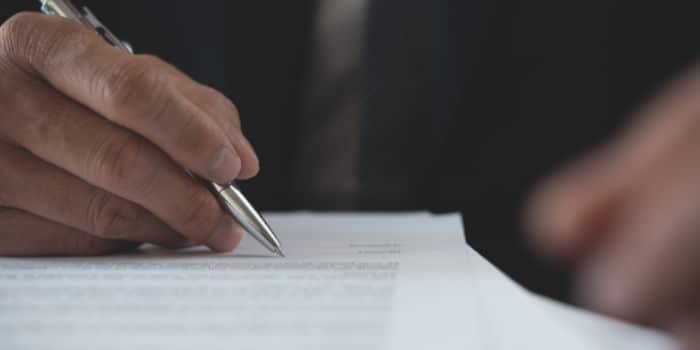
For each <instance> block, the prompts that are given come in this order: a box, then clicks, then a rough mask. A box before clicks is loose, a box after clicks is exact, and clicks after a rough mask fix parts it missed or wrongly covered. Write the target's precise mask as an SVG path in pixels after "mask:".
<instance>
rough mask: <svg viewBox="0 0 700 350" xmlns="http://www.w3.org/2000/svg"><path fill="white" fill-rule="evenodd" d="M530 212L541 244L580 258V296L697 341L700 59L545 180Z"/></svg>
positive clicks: (559, 255) (548, 250)
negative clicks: (614, 133)
mask: <svg viewBox="0 0 700 350" xmlns="http://www.w3.org/2000/svg"><path fill="white" fill-rule="evenodd" d="M525 213H526V214H525V218H526V223H527V226H528V228H529V230H530V232H531V233H532V239H533V242H534V243H535V244H536V246H537V247H538V248H540V249H541V250H543V251H544V252H546V253H547V254H549V255H550V256H553V257H555V258H558V259H564V260H568V261H569V262H575V263H577V264H578V265H579V266H580V271H579V281H578V282H579V283H578V289H577V290H578V292H579V294H580V298H581V300H582V302H583V303H584V304H586V305H587V306H590V307H592V308H594V309H596V310H598V311H601V312H604V313H608V314H611V315H614V316H617V317H621V318H624V319H628V320H633V321H637V322H641V323H646V324H651V325H654V326H661V327H663V328H666V329H668V330H670V331H671V332H673V333H674V334H676V335H677V336H678V337H679V338H680V339H681V340H683V341H684V342H685V344H686V345H689V346H690V347H692V348H700V304H698V301H700V67H696V68H694V69H692V70H690V71H689V72H688V73H687V74H686V75H684V76H683V77H681V78H680V79H678V80H677V81H675V82H673V83H672V84H670V86H668V87H667V89H665V91H664V92H663V93H662V94H661V95H660V96H658V97H657V98H656V99H654V100H652V101H651V103H650V104H648V105H647V106H646V107H645V108H644V109H643V110H642V111H641V113H640V115H639V116H638V118H637V119H635V121H634V122H633V124H632V125H629V126H628V127H627V128H626V129H625V130H624V131H623V132H622V133H621V134H620V135H618V137H616V138H614V139H613V140H612V141H611V142H610V143H608V144H606V145H603V146H602V147H600V149H598V150H595V151H594V152H592V153H591V154H589V155H587V156H585V157H583V158H582V159H580V160H578V161H576V162H574V163H573V164H571V165H570V166H568V167H566V168H565V169H563V170H562V171H560V172H559V173H557V174H555V175H554V176H553V177H551V178H549V179H547V180H546V181H544V182H543V183H542V185H541V186H540V188H539V189H537V190H536V191H535V193H534V195H533V196H532V200H531V203H530V206H529V207H528V208H527V210H526V212H525Z"/></svg>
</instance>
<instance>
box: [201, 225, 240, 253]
mask: <svg viewBox="0 0 700 350" xmlns="http://www.w3.org/2000/svg"><path fill="white" fill-rule="evenodd" d="M242 237H243V231H242V230H241V228H240V227H239V226H238V225H237V224H236V223H235V222H234V221H233V219H231V218H228V217H226V218H224V219H223V220H221V223H219V226H217V228H216V230H214V233H213V234H212V236H211V238H210V239H209V242H207V246H209V248H211V249H212V250H214V251H216V252H220V253H224V252H230V251H232V250H233V249H234V248H236V246H238V243H240V241H241V238H242Z"/></svg>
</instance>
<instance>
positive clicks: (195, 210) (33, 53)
mask: <svg viewBox="0 0 700 350" xmlns="http://www.w3.org/2000/svg"><path fill="white" fill-rule="evenodd" d="M0 106H1V107H2V108H1V109H0V255H15V256H16V255H73V254H80V255H83V254H105V253H110V252H113V251H115V250H119V249H124V248H128V247H132V246H134V245H137V244H138V242H149V243H154V244H158V245H161V246H165V247H182V246H187V245H192V244H206V245H207V246H209V247H210V248H211V249H213V250H216V251H228V250H231V249H233V248H234V247H235V246H236V245H237V244H238V242H239V241H240V238H241V235H242V231H241V229H240V228H239V227H238V226H237V225H236V224H235V223H234V221H233V220H232V219H230V218H229V217H228V216H227V215H225V214H224V212H223V211H222V210H221V208H220V207H219V205H218V203H217V201H216V200H215V199H214V197H213V196H212V195H211V194H210V193H208V192H207V190H206V189H205V188H204V187H202V186H201V185H199V184H198V183H197V182H195V181H194V180H193V179H191V178H190V177H188V175H187V174H186V173H185V172H184V171H183V169H182V168H180V166H179V165H178V164H180V165H182V166H184V167H186V168H188V169H191V170H192V171H193V172H195V173H197V174H199V175H201V176H202V177H204V178H207V179H210V180H212V181H215V182H218V183H224V182H229V181H231V180H233V179H234V178H249V177H252V176H254V175H255V174H256V173H257V171H258V162H257V158H256V156H255V153H254V151H253V149H252V147H251V145H250V144H249V143H248V141H246V138H245V137H244V136H243V134H242V133H241V129H240V124H239V118H238V112H237V110H236V108H235V106H234V105H233V104H232V103H231V102H230V101H229V100H228V99H226V98H225V97H224V96H223V95H221V94H219V93H218V92H216V91H214V90H212V89H210V88H207V87H205V86H202V85H200V84H197V83H196V82H194V81H192V80H191V79H190V78H188V77H187V76H185V75H184V74H182V73H181V72H179V71H177V70H176V69H175V68H173V67H172V66H170V65H168V64H166V63H164V62H163V61H161V60H159V59H157V58H155V57H150V56H132V55H129V54H127V53H124V52H122V51H120V50H118V49H116V48H113V47H111V46H109V45H108V44H107V43H106V42H105V41H104V40H103V39H102V38H100V37H99V36H98V35H97V34H96V33H94V32H92V31H91V30H88V29H86V28H84V27H83V26H82V25H80V24H78V23H74V22H72V21H69V20H65V19H62V18H58V17H53V16H45V15H40V14H33V13H22V14H18V15H16V16H14V17H13V18H11V19H9V20H8V21H7V22H5V23H4V24H3V25H2V27H0Z"/></svg>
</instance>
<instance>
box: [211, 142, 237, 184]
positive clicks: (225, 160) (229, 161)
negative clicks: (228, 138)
mask: <svg viewBox="0 0 700 350" xmlns="http://www.w3.org/2000/svg"><path fill="white" fill-rule="evenodd" d="M240 172H241V159H240V158H239V157H238V156H237V155H236V154H235V153H233V152H232V151H231V150H229V149H228V148H222V149H221V150H219V151H218V152H216V154H215V155H214V158H212V162H211V165H210V167H209V177H210V179H211V180H214V181H216V182H218V183H228V182H231V181H233V180H234V179H235V178H236V177H238V174H239V173H240Z"/></svg>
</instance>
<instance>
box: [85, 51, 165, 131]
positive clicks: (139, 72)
mask: <svg viewBox="0 0 700 350" xmlns="http://www.w3.org/2000/svg"><path fill="white" fill-rule="evenodd" d="M158 61H159V60H158V59H157V58H155V57H152V56H134V57H129V58H128V59H126V60H124V61H123V62H121V63H118V64H116V65H115V66H112V67H109V68H108V69H107V70H106V71H105V72H102V74H97V75H96V77H95V81H94V82H93V83H92V85H93V87H95V89H96V90H95V91H101V96H102V99H103V101H104V102H105V103H106V104H107V105H108V106H110V107H111V109H112V110H115V111H120V113H117V114H119V115H124V116H126V115H128V114H130V113H128V112H129V111H134V110H135V111H138V112H141V113H142V114H143V115H139V117H149V116H150V115H152V114H154V111H155V112H156V113H155V114H157V115H159V114H161V113H158V111H159V110H164V109H165V107H163V105H164V104H165V103H168V100H169V99H168V97H169V96H168V95H167V91H168V85H167V81H166V80H167V79H166V78H167V76H166V74H164V73H163V72H162V70H161V69H160V68H159V67H158Z"/></svg>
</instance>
